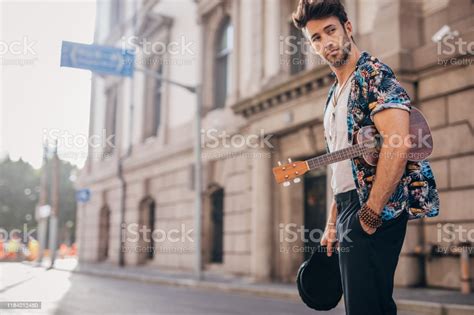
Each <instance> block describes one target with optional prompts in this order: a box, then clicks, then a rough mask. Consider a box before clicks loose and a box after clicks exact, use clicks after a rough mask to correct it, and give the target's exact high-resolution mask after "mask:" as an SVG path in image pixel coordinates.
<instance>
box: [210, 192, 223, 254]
mask: <svg viewBox="0 0 474 315" xmlns="http://www.w3.org/2000/svg"><path fill="white" fill-rule="evenodd" d="M211 207H212V208H211V222H212V247H211V263H222V262H223V253H224V189H222V188H220V189H218V190H216V191H215V192H213V193H212V195H211Z"/></svg>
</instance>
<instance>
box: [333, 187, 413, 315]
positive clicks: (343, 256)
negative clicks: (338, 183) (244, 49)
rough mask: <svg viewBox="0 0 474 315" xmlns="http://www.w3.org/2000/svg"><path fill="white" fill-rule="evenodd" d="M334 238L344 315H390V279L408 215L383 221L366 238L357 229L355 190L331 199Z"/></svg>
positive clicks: (392, 307)
mask: <svg viewBox="0 0 474 315" xmlns="http://www.w3.org/2000/svg"><path fill="white" fill-rule="evenodd" d="M335 200H336V204H337V210H338V215H337V221H336V229H337V239H338V241H339V267H340V270H341V277H342V288H343V292H344V303H345V308H346V314H347V315H393V314H397V306H396V304H395V301H394V300H393V298H392V293H393V277H394V274H395V268H396V267H397V263H398V257H399V255H400V250H401V248H402V245H403V240H404V238H405V232H406V227H407V221H408V213H407V212H405V211H404V212H403V213H402V214H400V215H399V216H398V217H397V218H395V219H392V220H389V221H384V222H383V224H382V226H381V227H379V228H378V229H377V231H376V232H375V233H374V234H372V235H369V234H367V233H366V232H365V231H364V230H363V229H362V227H361V225H360V222H359V214H358V211H359V209H360V207H361V206H360V203H359V198H358V196H357V192H356V191H355V190H351V191H348V192H345V193H341V194H338V195H336V196H335Z"/></svg>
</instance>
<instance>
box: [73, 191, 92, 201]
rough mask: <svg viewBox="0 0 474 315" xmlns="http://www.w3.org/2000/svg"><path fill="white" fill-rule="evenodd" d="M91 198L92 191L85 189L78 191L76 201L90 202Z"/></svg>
mask: <svg viewBox="0 0 474 315" xmlns="http://www.w3.org/2000/svg"><path fill="white" fill-rule="evenodd" d="M90 198H91V191H90V189H87V188H84V189H81V190H78V191H76V201H77V202H82V203H85V202H88V201H89V199H90Z"/></svg>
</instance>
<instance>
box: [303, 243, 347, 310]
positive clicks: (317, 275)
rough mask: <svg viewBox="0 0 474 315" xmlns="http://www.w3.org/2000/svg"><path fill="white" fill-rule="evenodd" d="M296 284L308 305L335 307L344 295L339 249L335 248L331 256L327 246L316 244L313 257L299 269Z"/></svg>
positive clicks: (325, 308)
mask: <svg viewBox="0 0 474 315" xmlns="http://www.w3.org/2000/svg"><path fill="white" fill-rule="evenodd" d="M296 284H297V286H298V293H299V295H300V297H301V299H302V300H303V302H304V303H305V304H306V305H307V306H308V307H310V308H312V309H315V310H318V311H327V310H330V309H333V308H335V307H336V306H337V304H338V303H339V301H340V300H341V297H342V283H341V273H340V271H339V255H338V253H337V251H336V250H334V252H333V254H332V255H331V256H330V257H329V256H327V247H326V246H321V245H318V246H316V247H315V248H314V252H313V254H312V255H311V257H310V258H309V259H308V260H306V261H305V262H303V263H302V264H301V266H300V268H299V269H298V274H297V276H296Z"/></svg>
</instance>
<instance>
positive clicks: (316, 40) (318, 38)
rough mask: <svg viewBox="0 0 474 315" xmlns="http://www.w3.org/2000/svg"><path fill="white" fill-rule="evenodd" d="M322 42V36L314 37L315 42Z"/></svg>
mask: <svg viewBox="0 0 474 315" xmlns="http://www.w3.org/2000/svg"><path fill="white" fill-rule="evenodd" d="M320 40H321V36H316V37H313V42H319V41H320Z"/></svg>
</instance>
